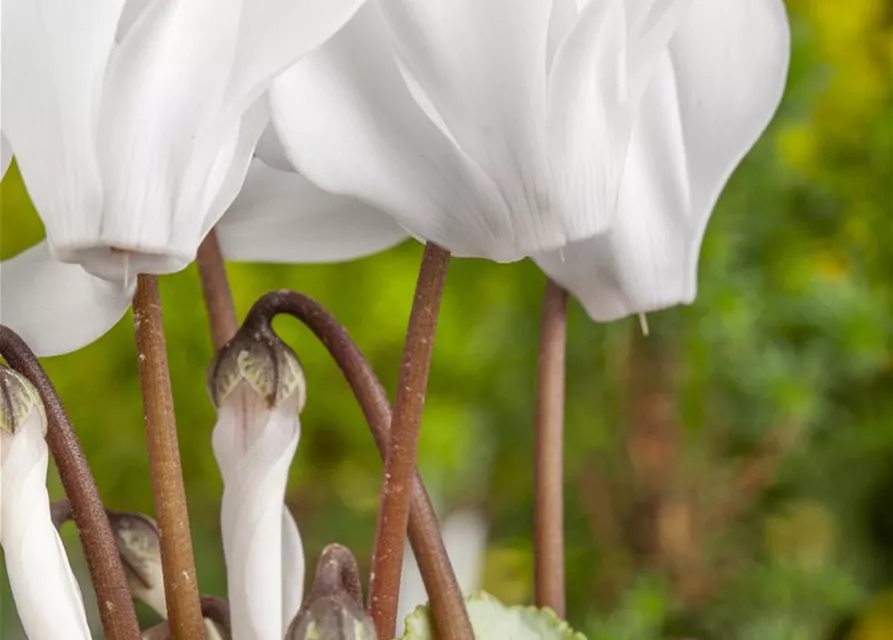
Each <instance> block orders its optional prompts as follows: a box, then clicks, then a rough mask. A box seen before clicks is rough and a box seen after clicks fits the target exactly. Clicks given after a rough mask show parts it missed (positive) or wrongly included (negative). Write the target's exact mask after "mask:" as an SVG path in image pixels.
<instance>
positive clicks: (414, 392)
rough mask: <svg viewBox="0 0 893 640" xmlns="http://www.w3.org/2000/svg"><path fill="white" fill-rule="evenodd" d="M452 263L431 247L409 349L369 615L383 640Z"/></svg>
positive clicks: (390, 628)
mask: <svg viewBox="0 0 893 640" xmlns="http://www.w3.org/2000/svg"><path fill="white" fill-rule="evenodd" d="M449 262H450V253H449V251H447V250H446V249H443V248H441V247H439V246H437V245H435V244H432V243H428V244H426V245H425V252H424V254H423V255H422V265H421V267H420V269H419V277H418V281H417V282H416V291H415V297H414V298H413V301H412V310H411V311H410V314H409V327H408V328H407V331H406V342H405V343H404V345H403V361H402V363H401V364H400V375H399V376H398V378H397V395H396V397H395V399H394V415H393V419H392V420H391V437H390V440H389V442H388V453H387V456H385V463H384V479H383V482H382V486H381V497H380V502H379V508H378V523H377V525H376V528H375V549H374V552H373V554H372V573H371V576H370V578H369V611H370V613H371V614H372V619H373V620H374V621H375V629H376V631H377V632H378V636H379V637H380V638H391V637H393V635H394V630H395V628H396V624H397V601H398V597H399V595H400V577H401V571H402V567H403V553H404V544H405V540H406V527H407V523H408V521H409V502H410V489H411V486H412V474H413V471H414V470H415V466H416V457H417V455H418V446H419V431H420V426H421V421H422V410H423V409H424V407H425V392H426V391H427V388H428V372H429V370H430V367H431V355H432V353H433V350H434V333H435V331H436V329H437V316H438V314H439V312H440V299H441V296H442V294H443V287H444V282H445V280H446V272H447V267H448V266H449Z"/></svg>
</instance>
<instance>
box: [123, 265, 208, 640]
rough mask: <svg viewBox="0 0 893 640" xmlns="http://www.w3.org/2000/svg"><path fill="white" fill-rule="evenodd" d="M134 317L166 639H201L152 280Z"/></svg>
mask: <svg viewBox="0 0 893 640" xmlns="http://www.w3.org/2000/svg"><path fill="white" fill-rule="evenodd" d="M133 315H134V326H135V329H136V344H137V352H138V357H137V360H138V361H139V371H140V382H141V384H142V391H143V407H144V409H145V414H146V437H147V440H148V447H149V465H150V468H151V471H152V494H153V496H154V498H155V513H156V516H157V520H158V530H159V535H160V538H161V564H162V567H163V569H164V593H165V597H166V599H167V606H168V614H169V620H170V627H171V635H172V637H173V638H174V640H194V639H195V638H203V637H204V624H203V623H202V611H201V604H200V602H199V595H198V583H197V582H196V576H195V559H194V557H193V552H192V540H191V538H190V533H189V513H188V511H187V508H186V491H185V489H184V487H183V470H182V468H181V466H180V450H179V446H178V444H177V425H176V420H175V417H174V403H173V397H172V394H171V381H170V374H169V372H168V364H167V347H166V346H165V340H164V326H163V319H162V315H161V299H160V297H159V295H158V280H157V278H156V277H155V276H150V275H145V274H140V276H139V277H138V279H137V289H136V296H135V297H134V299H133Z"/></svg>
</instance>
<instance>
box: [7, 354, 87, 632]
mask: <svg viewBox="0 0 893 640" xmlns="http://www.w3.org/2000/svg"><path fill="white" fill-rule="evenodd" d="M0 390H2V393H0V546H2V547H3V553H4V557H5V559H6V574H7V576H8V578H9V585H10V587H11V589H12V595H13V599H14V600H15V605H16V610H17V611H18V613H19V618H20V620H21V621H22V627H23V628H24V630H25V635H26V636H27V637H28V638H30V640H58V638H66V639H71V640H79V639H82V640H90V628H89V627H88V625H87V618H86V615H85V613H84V604H83V600H82V597H81V590H80V588H79V587H78V584H77V581H76V580H75V577H74V574H73V573H72V571H71V566H70V565H69V563H68V557H67V556H66V555H65V548H64V547H63V546H62V540H60V538H59V534H58V533H57V531H56V527H55V526H54V525H53V520H52V517H51V515H50V500H49V495H48V494H47V488H46V478H47V461H48V456H49V453H48V450H47V444H46V440H45V439H44V436H45V434H46V426H47V424H46V416H45V414H44V410H43V404H42V403H41V401H40V398H39V396H38V395H37V391H36V390H35V389H34V387H32V386H31V384H30V383H29V382H28V381H27V380H26V379H25V378H24V377H22V376H20V375H19V374H17V373H15V372H14V371H12V370H11V369H9V368H7V367H5V366H2V365H0Z"/></svg>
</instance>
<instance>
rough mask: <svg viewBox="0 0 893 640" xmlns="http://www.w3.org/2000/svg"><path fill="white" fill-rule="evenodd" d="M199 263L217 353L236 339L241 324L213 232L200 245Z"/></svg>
mask: <svg viewBox="0 0 893 640" xmlns="http://www.w3.org/2000/svg"><path fill="white" fill-rule="evenodd" d="M195 262H196V264H197V265H198V272H199V275H200V277H201V281H202V293H203V294H204V297H205V308H206V309H207V310H208V322H209V323H210V325H211V340H212V341H213V343H214V349H215V350H217V349H220V347H222V346H223V345H224V344H226V343H227V342H228V341H229V340H230V339H231V338H232V337H233V336H234V335H236V331H238V329H239V323H238V321H237V320H236V307H235V305H234V304H233V296H232V293H231V292H230V289H229V280H227V277H226V267H225V266H224V264H223V255H222V254H221V253H220V243H219V242H218V241H217V234H216V233H214V230H213V229H212V230H211V232H210V233H209V234H208V235H207V236H205V239H204V241H203V242H202V243H201V244H200V245H199V247H198V255H197V256H196V259H195Z"/></svg>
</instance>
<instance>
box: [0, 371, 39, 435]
mask: <svg viewBox="0 0 893 640" xmlns="http://www.w3.org/2000/svg"><path fill="white" fill-rule="evenodd" d="M34 411H38V412H39V413H40V420H41V424H42V425H43V427H42V428H43V432H44V433H46V425H47V420H46V413H45V412H44V408H43V401H42V400H41V399H40V394H38V393H37V389H35V388H34V385H33V384H31V381H30V380H28V378H26V377H25V376H23V375H22V374H20V373H19V372H17V371H15V370H14V369H10V368H9V367H7V366H6V365H3V364H0V430H3V431H5V432H7V433H9V434H13V435H15V433H16V432H17V431H18V430H19V429H20V428H21V427H22V425H24V424H25V422H26V421H27V420H28V418H30V417H31V415H32V414H33V413H34Z"/></svg>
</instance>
